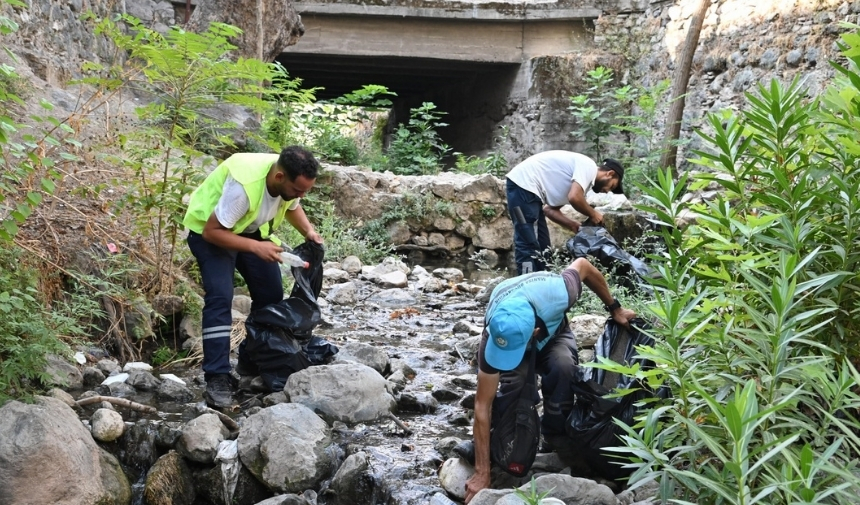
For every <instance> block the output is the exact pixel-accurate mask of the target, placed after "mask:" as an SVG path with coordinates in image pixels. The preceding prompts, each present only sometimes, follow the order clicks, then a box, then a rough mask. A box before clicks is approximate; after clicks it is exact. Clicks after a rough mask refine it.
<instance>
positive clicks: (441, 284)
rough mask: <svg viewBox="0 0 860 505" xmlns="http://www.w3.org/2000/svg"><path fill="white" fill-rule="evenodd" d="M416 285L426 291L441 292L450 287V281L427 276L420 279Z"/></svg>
mask: <svg viewBox="0 0 860 505" xmlns="http://www.w3.org/2000/svg"><path fill="white" fill-rule="evenodd" d="M416 287H417V288H418V289H420V290H422V291H424V292H425V293H441V292H442V291H445V290H446V289H448V283H447V282H445V281H444V280H442V279H439V278H437V277H426V278H424V279H422V280H420V281H418V283H417V284H416Z"/></svg>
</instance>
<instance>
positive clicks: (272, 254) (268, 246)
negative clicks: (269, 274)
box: [251, 240, 284, 262]
mask: <svg viewBox="0 0 860 505" xmlns="http://www.w3.org/2000/svg"><path fill="white" fill-rule="evenodd" d="M251 241H252V242H253V243H254V245H253V246H252V251H251V252H253V253H254V254H256V255H257V256H259V257H260V259H262V260H263V261H271V262H274V261H280V259H281V253H282V252H284V249H283V248H282V247H281V246H278V245H275V244H274V243H273V242H269V241H268V240H251Z"/></svg>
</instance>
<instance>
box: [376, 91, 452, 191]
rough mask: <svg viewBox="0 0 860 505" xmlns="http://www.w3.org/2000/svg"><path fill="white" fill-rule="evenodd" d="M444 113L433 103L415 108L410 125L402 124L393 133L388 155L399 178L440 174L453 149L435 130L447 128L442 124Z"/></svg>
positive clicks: (426, 103)
mask: <svg viewBox="0 0 860 505" xmlns="http://www.w3.org/2000/svg"><path fill="white" fill-rule="evenodd" d="M444 114H445V113H444V112H439V111H437V110H436V106H435V105H434V104H432V103H430V102H424V103H423V104H421V107H418V108H416V109H412V111H411V113H410V117H409V124H408V125H405V126H404V125H403V124H400V125H399V126H398V128H397V130H395V131H394V137H393V138H392V139H391V144H390V145H389V147H388V152H387V157H388V169H389V170H391V171H392V172H394V173H395V174H399V175H432V174H436V173H438V172H439V170H440V169H441V163H442V158H444V156H445V155H446V154H448V152H449V151H450V150H451V148H450V147H448V145H447V144H445V143H444V142H442V139H441V137H439V133H438V132H437V131H436V130H437V129H438V128H442V127H445V126H448V125H447V123H442V122H440V121H439V119H440V118H441V117H442V115H444Z"/></svg>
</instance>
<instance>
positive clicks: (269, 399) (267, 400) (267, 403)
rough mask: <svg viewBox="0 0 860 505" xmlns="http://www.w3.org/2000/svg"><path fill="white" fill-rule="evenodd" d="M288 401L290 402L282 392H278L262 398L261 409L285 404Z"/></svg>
mask: <svg viewBox="0 0 860 505" xmlns="http://www.w3.org/2000/svg"><path fill="white" fill-rule="evenodd" d="M288 401H290V399H289V398H287V394H286V393H284V392H283V391H278V392H275V393H271V394H268V395H266V396H264V397H263V407H271V406H272V405H278V404H279V403H287V402H288Z"/></svg>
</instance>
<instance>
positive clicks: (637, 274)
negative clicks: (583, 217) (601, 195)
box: [565, 226, 652, 293]
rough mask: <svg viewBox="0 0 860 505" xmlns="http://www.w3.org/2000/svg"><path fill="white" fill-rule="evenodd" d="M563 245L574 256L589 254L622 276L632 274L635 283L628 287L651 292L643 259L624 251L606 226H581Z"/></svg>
mask: <svg viewBox="0 0 860 505" xmlns="http://www.w3.org/2000/svg"><path fill="white" fill-rule="evenodd" d="M565 245H566V247H567V250H568V252H569V253H570V254H571V255H572V256H573V257H574V258H584V257H586V256H591V257H593V258H595V259H596V260H597V261H598V262H599V263H600V264H601V265H603V267H604V268H611V269H615V271H616V272H617V273H618V274H619V275H621V276H622V277H623V278H628V279H629V278H630V277H631V276H632V277H633V278H634V279H635V284H633V285H631V286H630V287H636V286H638V287H639V288H640V289H643V290H644V291H646V292H648V293H650V292H652V290H651V287H650V286H649V285H648V284H647V282H646V281H645V278H647V277H649V276H651V275H652V272H651V269H650V268H649V267H648V265H647V264H645V262H644V261H642V260H640V259H639V258H637V257H635V256H633V255H631V254H629V253H627V252H626V251H624V249H622V248H621V246H619V245H618V242H617V241H616V240H615V238H614V237H613V236H612V235H611V234H610V233H609V231H608V230H607V229H606V228H603V227H601V226H581V227H580V228H579V232H577V234H576V235H574V236H573V237H570V238H569V239H567V243H566V244H565Z"/></svg>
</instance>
